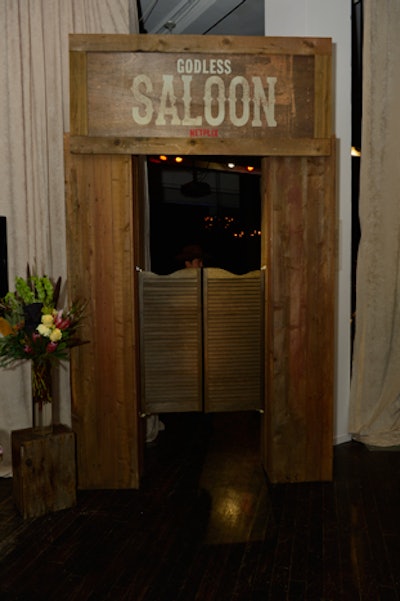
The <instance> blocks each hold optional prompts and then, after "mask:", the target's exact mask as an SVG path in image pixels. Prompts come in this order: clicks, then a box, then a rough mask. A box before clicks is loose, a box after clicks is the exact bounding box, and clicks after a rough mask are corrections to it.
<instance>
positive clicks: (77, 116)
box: [69, 52, 88, 136]
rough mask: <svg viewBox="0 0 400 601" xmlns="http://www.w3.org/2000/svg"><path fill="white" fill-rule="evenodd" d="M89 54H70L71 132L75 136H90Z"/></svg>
mask: <svg viewBox="0 0 400 601" xmlns="http://www.w3.org/2000/svg"><path fill="white" fill-rule="evenodd" d="M86 59H87V54H86V53H84V52H70V57H69V60H70V83H69V87H70V131H71V134H73V135H81V136H87V134H88V113H87V111H88V101H87V64H86V63H87V61H86Z"/></svg>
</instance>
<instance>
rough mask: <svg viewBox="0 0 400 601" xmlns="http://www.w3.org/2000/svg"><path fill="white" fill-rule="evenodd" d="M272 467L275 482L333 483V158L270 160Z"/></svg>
mask: <svg viewBox="0 0 400 601" xmlns="http://www.w3.org/2000/svg"><path fill="white" fill-rule="evenodd" d="M266 161H267V164H268V166H267V173H266V178H267V181H268V183H267V189H268V193H269V195H270V198H271V199H272V202H271V204H270V208H269V211H268V216H267V217H266V219H265V220H264V221H265V222H266V227H267V233H266V237H265V244H266V249H265V251H264V252H265V254H266V261H267V266H268V273H269V277H268V294H267V318H266V323H267V332H266V337H267V349H268V352H269V358H268V359H267V365H266V374H267V375H266V379H267V384H266V397H267V403H266V408H267V411H266V418H265V419H266V422H265V423H266V430H267V431H266V441H265V445H266V449H265V452H266V468H267V473H268V475H269V477H270V479H271V481H273V482H284V481H306V480H329V479H330V478H331V476H332V453H333V394H334V390H333V387H334V318H335V312H334V305H335V279H336V278H335V274H336V250H335V248H336V247H335V243H336V215H335V202H334V189H335V186H334V171H335V169H334V160H333V158H330V159H328V158H281V159H279V158H271V159H268V160H267V159H266Z"/></svg>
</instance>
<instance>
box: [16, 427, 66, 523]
mask: <svg viewBox="0 0 400 601" xmlns="http://www.w3.org/2000/svg"><path fill="white" fill-rule="evenodd" d="M11 442H12V464H13V496H14V502H15V504H16V506H17V508H18V510H19V511H20V513H21V514H22V516H23V517H24V518H34V517H39V516H41V515H44V514H46V513H49V512H51V511H58V510H60V509H66V508H68V507H72V506H73V505H75V504H76V461H75V434H74V432H72V430H71V429H70V428H68V427H67V426H63V425H56V426H54V428H53V432H52V433H50V434H47V435H46V436H38V435H35V434H33V431H32V428H27V429H25V430H15V431H13V432H12V433H11Z"/></svg>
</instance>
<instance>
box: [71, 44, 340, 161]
mask: <svg viewBox="0 0 400 601" xmlns="http://www.w3.org/2000/svg"><path fill="white" fill-rule="evenodd" d="M182 48H184V50H182ZM70 49H71V74H72V76H71V106H72V108H73V110H72V114H71V134H72V136H74V135H79V136H85V137H86V138H87V139H86V140H85V141H83V140H81V141H80V142H81V144H82V145H83V147H86V149H88V148H91V151H92V152H93V151H94V152H96V144H98V146H97V149H98V150H97V151H98V152H100V151H101V149H103V151H104V146H107V141H108V142H109V141H110V138H114V151H115V146H119V147H120V151H121V152H124V151H125V152H126V151H127V150H128V149H129V150H130V151H132V152H133V153H138V144H139V148H140V142H142V145H141V148H144V147H145V150H143V151H140V150H139V154H140V153H143V154H146V153H148V150H149V145H150V147H151V146H153V147H155V152H158V151H159V150H160V149H159V147H158V146H159V144H161V143H162V144H164V148H165V144H166V145H167V146H168V145H170V144H171V143H173V144H175V146H174V147H175V148H176V143H177V142H178V143H182V144H183V146H184V147H183V148H181V147H180V146H179V149H178V148H176V150H177V151H179V152H183V151H185V150H186V151H187V152H189V153H190V149H194V148H195V150H192V153H197V154H201V153H202V152H201V145H202V144H201V141H202V142H203V146H204V149H205V148H206V150H205V151H204V153H207V154H212V145H213V143H214V145H215V154H226V153H227V152H228V151H227V150H224V149H223V146H226V145H227V144H230V143H236V144H238V143H240V144H242V145H243V146H244V149H243V151H242V154H271V153H272V154H275V153H279V152H281V151H282V145H284V146H285V153H284V154H288V152H287V150H288V145H289V146H290V145H292V146H293V153H294V154H301V153H302V152H304V153H305V154H307V155H310V154H324V148H325V146H324V143H323V142H320V141H321V140H323V139H327V138H329V137H330V126H331V124H330V122H329V121H330V107H329V106H328V107H327V105H326V99H327V98H330V85H331V83H330V82H331V75H330V67H331V60H330V57H331V41H330V40H329V39H327V38H313V39H309V38H298V39H297V38H259V37H257V38H242V37H241V38H236V37H229V38H226V37H221V36H152V35H132V36H107V38H105V37H102V36H98V35H94V36H90V35H86V36H79V35H74V36H70ZM74 109H75V110H74ZM89 140H91V141H92V144H90V143H89ZM101 140H102V142H101ZM150 140H152V141H153V144H151V142H150ZM204 141H206V144H205V145H204ZM310 143H311V146H314V149H313V151H310ZM210 144H211V149H210ZM199 145H200V149H199ZM304 146H307V151H305V150H304ZM83 147H82V151H84V149H83ZM72 149H73V150H74V142H73V137H72ZM302 149H303V150H302ZM75 150H76V148H75ZM165 151H169V152H171V151H170V150H168V148H166V149H165ZM329 151H330V150H329ZM329 151H328V150H326V152H329ZM230 152H232V149H231V150H230Z"/></svg>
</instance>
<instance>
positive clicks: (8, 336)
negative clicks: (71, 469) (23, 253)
mask: <svg viewBox="0 0 400 601" xmlns="http://www.w3.org/2000/svg"><path fill="white" fill-rule="evenodd" d="M60 288H61V278H58V280H57V282H56V284H55V285H53V283H52V282H51V281H50V279H49V278H48V277H47V276H42V277H38V276H31V275H30V272H29V267H28V277H27V278H26V279H24V278H21V277H17V278H16V280H15V292H9V293H8V294H6V296H5V297H4V298H2V299H0V367H13V366H14V365H17V364H19V363H21V362H23V361H29V360H30V361H31V365H32V401H33V429H34V430H35V431H37V432H44V431H45V425H44V421H45V418H44V411H45V406H49V405H50V404H51V402H52V394H51V368H52V366H53V365H54V364H55V363H59V362H60V361H62V360H65V359H68V358H69V351H70V349H71V348H72V347H74V346H78V345H79V344H83V342H82V340H81V339H80V338H79V336H78V328H79V324H80V322H81V319H82V317H83V311H84V305H82V304H78V303H74V304H73V305H72V307H71V309H68V310H65V309H58V308H57V303H58V298H59V293H60ZM47 414H48V412H47V413H46V415H47ZM50 415H51V414H50ZM49 428H51V424H50V426H49Z"/></svg>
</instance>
